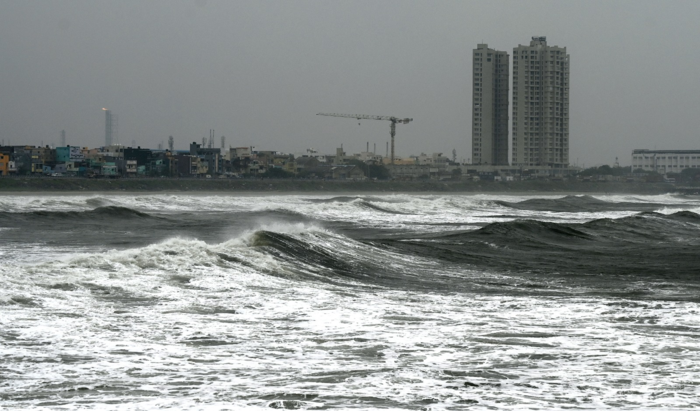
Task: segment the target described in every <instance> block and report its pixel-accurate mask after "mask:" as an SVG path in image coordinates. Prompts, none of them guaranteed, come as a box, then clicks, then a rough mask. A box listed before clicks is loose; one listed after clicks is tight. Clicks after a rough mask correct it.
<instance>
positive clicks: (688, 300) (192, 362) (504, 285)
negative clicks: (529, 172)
mask: <svg viewBox="0 0 700 411" xmlns="http://www.w3.org/2000/svg"><path fill="white" fill-rule="evenodd" d="M699 212H700V199H698V198H694V197H682V196H672V195H665V196H636V197H635V196H550V195H532V196H523V197H514V196H510V197H508V196H494V195H488V196H487V195H484V196H473V195H472V196H460V195H446V196H444V195H390V196H376V195H375V196H364V195H348V196H304V195H299V196H289V195H287V196H234V195H230V196H222V195H195V196H192V195H118V196H115V195H86V196H57V197H50V196H40V195H25V196H3V197H0V287H1V288H2V290H1V291H0V314H1V316H0V347H2V352H0V405H2V406H3V407H5V408H9V409H26V408H31V407H35V408H40V409H41V408H47V409H80V408H90V409H93V408H100V409H154V408H159V407H165V408H182V409H262V408H288V409H295V408H296V409H411V410H412V409H433V410H439V409H465V408H467V407H468V408H470V409H522V408H530V409H564V408H566V409H570V408H574V409H601V408H613V409H619V408H643V409H649V408H661V407H668V408H692V407H696V406H698V405H699V404H700V402H699V401H698V400H697V399H696V398H697V397H698V394H700V392H699V391H698V387H699V386H700V377H698V376H699V375H700V372H699V371H700V366H697V365H696V362H697V361H696V356H697V351H698V350H700V344H698V337H700V332H699V330H700V328H698V327H699V326H698V320H700V315H699V313H700V309H699V308H700V307H699V306H698V302H700V268H699V265H700V258H699V257H700V254H699V250H700V248H699V247H698V246H699V245H700V236H699V235H698V234H700V215H699V214H698V213H699Z"/></svg>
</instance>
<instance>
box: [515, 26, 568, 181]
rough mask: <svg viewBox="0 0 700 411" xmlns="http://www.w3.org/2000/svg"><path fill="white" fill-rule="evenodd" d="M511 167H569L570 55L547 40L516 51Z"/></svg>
mask: <svg viewBox="0 0 700 411" xmlns="http://www.w3.org/2000/svg"><path fill="white" fill-rule="evenodd" d="M511 164H512V165H514V166H547V167H552V168H566V167H568V166H569V55H568V54H566V47H557V46H548V45H547V38H546V37H533V38H532V41H531V42H530V45H529V46H523V45H519V46H518V47H516V48H514V49H513V146H512V162H511Z"/></svg>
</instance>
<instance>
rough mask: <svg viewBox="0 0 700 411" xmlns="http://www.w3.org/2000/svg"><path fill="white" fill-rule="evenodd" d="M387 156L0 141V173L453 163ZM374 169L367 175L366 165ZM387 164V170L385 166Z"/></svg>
mask: <svg viewBox="0 0 700 411" xmlns="http://www.w3.org/2000/svg"><path fill="white" fill-rule="evenodd" d="M388 163H389V159H388V158H387V157H383V156H381V155H377V154H376V153H372V152H362V153H358V154H353V155H347V154H346V153H345V152H344V151H343V149H342V147H341V148H338V149H337V150H336V153H335V155H324V154H319V153H318V152H316V151H315V150H312V149H309V150H306V152H305V153H302V154H297V155H294V154H290V153H282V152H278V151H263V150H255V149H254V147H249V146H248V147H230V148H228V149H221V148H213V147H211V144H210V145H209V146H208V147H207V146H205V145H204V144H198V143H196V142H193V143H191V144H190V147H189V150H171V149H158V150H153V149H149V148H141V147H125V146H121V145H108V146H104V147H99V148H88V147H78V146H69V145H67V146H64V147H50V146H44V147H35V146H25V145H20V146H0V176H13V175H16V176H19V175H44V176H78V177H94V178H99V177H105V178H117V177H201V178H220V177H223V178H225V177H231V178H237V177H273V178H274V177H299V178H318V179H335V180H347V179H351V180H362V179H367V178H378V177H379V178H389V177H392V178H401V179H414V178H440V177H444V176H451V175H452V172H453V170H454V169H455V168H458V164H456V163H454V162H452V161H449V160H448V159H447V157H444V156H442V154H441V153H435V154H433V155H426V154H421V155H419V156H412V157H409V158H406V159H403V158H396V164H395V165H394V166H393V167H388V168H387V167H384V166H385V165H386V166H389V164H388ZM373 169H374V170H375V174H379V175H373V173H372V170H373ZM390 170H391V171H390Z"/></svg>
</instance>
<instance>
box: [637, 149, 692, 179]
mask: <svg viewBox="0 0 700 411" xmlns="http://www.w3.org/2000/svg"><path fill="white" fill-rule="evenodd" d="M686 168H700V150H642V149H638V150H633V151H632V171H634V170H639V169H642V170H644V171H656V172H658V173H661V174H666V173H680V172H682V171H683V170H685V169H686Z"/></svg>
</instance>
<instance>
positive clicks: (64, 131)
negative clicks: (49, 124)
mask: <svg viewBox="0 0 700 411" xmlns="http://www.w3.org/2000/svg"><path fill="white" fill-rule="evenodd" d="M65 146H66V130H61V147H65Z"/></svg>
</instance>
